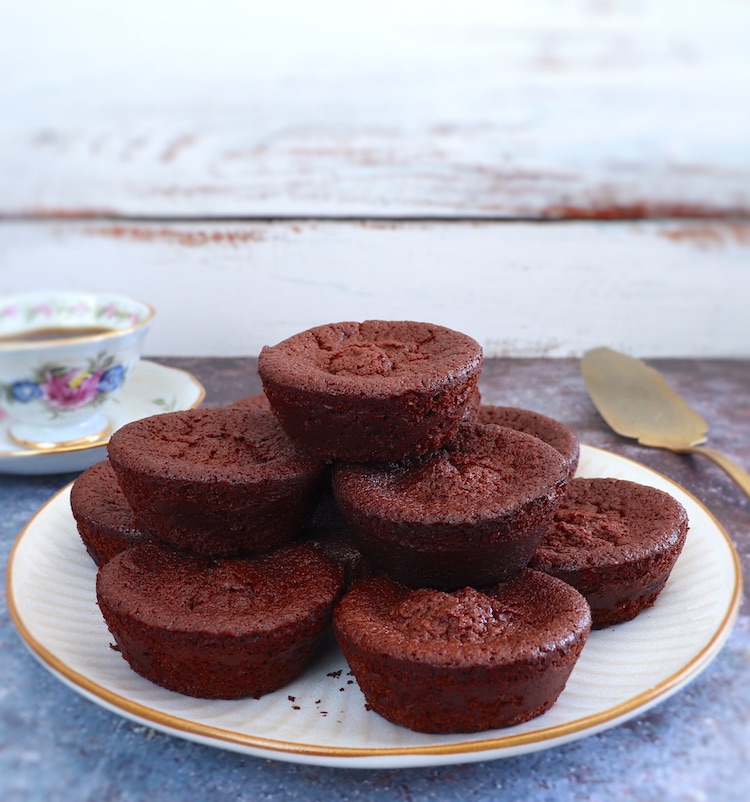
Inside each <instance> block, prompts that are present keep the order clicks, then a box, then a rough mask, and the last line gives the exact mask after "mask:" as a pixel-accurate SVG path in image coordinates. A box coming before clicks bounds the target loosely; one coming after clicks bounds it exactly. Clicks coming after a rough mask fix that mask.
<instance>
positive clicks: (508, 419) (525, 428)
mask: <svg viewBox="0 0 750 802" xmlns="http://www.w3.org/2000/svg"><path fill="white" fill-rule="evenodd" d="M476 422H477V423H494V424H496V425H497V426H508V427H509V428H511V429H516V430H517V431H519V432H526V434H533V435H534V436H535V437H539V438H540V439H541V440H544V442H545V443H547V444H548V445H551V446H552V448H556V449H557V450H558V451H559V452H560V453H561V454H562V455H563V458H564V459H565V463H566V465H567V467H568V475H569V476H571V477H572V476H573V474H575V472H576V468H577V467H578V460H579V458H580V455H581V445H580V443H579V441H578V438H577V437H576V435H575V434H574V433H573V431H572V430H571V429H569V428H568V427H567V426H566V425H565V424H564V423H561V422H560V421H558V420H555V419H554V418H550V417H548V416H547V415H542V414H541V413H539V412H532V410H530V409H521V408H519V407H499V406H493V405H490V404H483V405H481V406H480V407H479V411H478V413H477V416H476Z"/></svg>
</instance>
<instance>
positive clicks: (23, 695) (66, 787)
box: [0, 359, 750, 802]
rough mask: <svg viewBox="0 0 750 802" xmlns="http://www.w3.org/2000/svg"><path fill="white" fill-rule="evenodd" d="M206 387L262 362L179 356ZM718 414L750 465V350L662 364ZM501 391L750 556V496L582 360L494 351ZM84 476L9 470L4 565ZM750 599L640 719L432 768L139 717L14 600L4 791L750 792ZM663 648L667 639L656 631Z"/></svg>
mask: <svg viewBox="0 0 750 802" xmlns="http://www.w3.org/2000/svg"><path fill="white" fill-rule="evenodd" d="M163 361H164V362H165V363H167V364H172V365H176V366H179V367H182V368H185V369H187V370H190V371H191V372H193V373H194V374H195V375H196V376H197V377H198V378H199V379H200V380H201V381H202V382H203V383H204V385H205V386H206V389H207V397H206V402H205V403H206V404H207V405H219V404H224V403H227V402H229V401H232V400H236V399H238V398H241V397H242V396H244V395H250V394H252V393H254V392H257V391H258V390H259V389H260V384H259V381H258V378H257V376H256V375H255V362H254V361H253V360H250V359H248V360H244V359H200V360H190V359H169V360H163ZM653 364H654V365H655V366H656V367H658V368H660V369H661V370H662V371H663V372H664V374H665V376H666V377H667V379H668V380H669V381H670V382H671V383H672V384H673V385H674V386H675V387H676V388H677V389H678V390H679V391H680V392H682V393H683V394H684V395H685V396H686V398H687V399H688V400H689V401H690V402H691V403H692V404H693V405H694V406H695V407H696V408H697V409H698V410H699V411H700V412H701V413H702V414H703V415H704V416H705V417H706V418H707V420H708V421H709V423H710V429H709V441H710V444H711V445H712V446H714V447H716V448H718V449H720V450H724V451H726V452H727V453H729V454H730V455H731V456H733V457H735V458H736V459H737V460H738V461H739V462H740V463H741V464H743V465H745V466H746V467H747V466H750V362H747V361H728V360H660V361H655V362H654V363H653ZM481 389H482V393H483V397H484V400H485V401H486V402H488V403H502V404H513V405H517V406H524V407H527V408H530V409H535V410H537V411H539V412H543V413H545V414H548V415H552V416H554V417H557V418H559V419H560V420H562V421H564V422H565V423H567V424H569V425H570V426H571V427H572V428H573V429H574V430H575V431H576V432H577V433H578V435H579V437H580V438H581V440H582V442H584V443H587V444H590V445H594V446H599V447H602V448H606V449H608V450H610V451H614V452H616V453H619V454H623V455H626V456H628V457H631V458H633V459H636V460H638V461H639V462H642V463H644V464H646V465H649V466H650V467H652V468H654V469H656V470H658V471H660V472H662V473H664V474H665V475H667V476H669V477H670V478H672V479H674V480H675V481H677V482H678V483H680V484H681V485H682V486H683V487H685V488H686V489H687V490H688V491H690V492H691V493H693V494H694V495H695V496H696V497H697V498H698V499H699V500H700V501H701V502H702V503H703V504H705V505H706V507H708V509H709V510H710V511H711V512H712V513H713V514H714V516H715V517H716V518H717V520H718V521H719V522H720V523H721V524H722V525H723V526H724V528H725V529H726V530H727V532H728V533H729V535H730V536H731V538H732V539H733V541H734V543H735V545H736V547H737V549H738V552H739V553H740V557H741V561H742V564H743V569H744V571H745V573H746V574H747V572H748V570H749V569H750V500H748V499H747V498H746V497H744V496H743V494H742V493H741V491H740V490H739V489H738V488H737V487H736V486H735V485H734V484H733V483H732V482H731V481H730V480H729V479H728V478H727V477H726V476H725V475H724V474H723V473H722V472H721V471H720V470H719V469H718V468H716V467H715V466H713V465H712V464H711V463H709V462H708V461H706V460H703V459H701V458H692V457H680V456H676V455H673V454H668V453H664V452H660V451H656V450H652V449H646V448H642V447H639V446H637V445H635V444H633V443H632V442H631V441H628V440H625V439H623V438H620V437H618V436H617V435H614V434H613V433H612V432H610V431H609V430H608V429H607V427H606V425H605V424H604V423H603V421H602V420H601V419H600V418H599V416H598V414H597V413H596V411H595V409H594V408H593V406H592V404H591V402H590V401H589V399H588V397H587V395H586V392H585V388H584V386H583V383H582V381H581V379H580V376H579V373H578V363H577V361H575V360H544V359H541V360H540V359H530V360H493V361H491V362H488V363H487V364H486V366H485V369H484V372H483V376H482V382H481ZM73 478H74V476H73V475H70V474H68V475H58V476H38V477H23V476H7V475H6V476H0V509H2V511H3V514H2V516H0V551H1V553H2V559H3V564H4V565H5V564H7V559H8V554H9V552H10V549H11V547H12V544H13V541H14V540H15V538H16V536H17V535H18V532H19V531H20V530H21V528H22V527H23V525H24V524H25V523H26V521H27V520H28V518H29V517H30V516H31V515H32V514H33V513H34V512H35V511H36V510H37V509H38V508H39V507H40V506H41V505H42V504H44V502H45V501H46V500H47V499H48V498H49V497H50V496H51V495H52V494H53V493H54V492H55V491H56V490H57V489H59V488H60V487H62V486H63V485H65V484H66V483H67V482H69V481H71V479H73ZM749 612H750V610H749V609H748V603H747V599H746V598H745V599H743V605H742V609H741V613H740V617H739V620H738V622H737V625H736V627H735V629H734V631H733V633H732V635H731V636H730V638H729V640H728V642H727V644H726V645H725V647H724V648H723V650H722V651H721V652H720V654H719V655H718V657H717V658H716V659H715V660H714V662H713V663H712V664H711V665H710V666H709V667H708V669H707V670H706V671H705V672H704V673H703V674H701V675H700V676H699V677H698V678H697V679H695V680H694V681H693V682H692V683H691V684H690V685H688V686H687V687H686V688H685V689H683V690H682V691H681V692H679V693H678V694H676V695H675V696H673V697H671V698H670V699H668V700H666V701H664V702H662V703H661V704H659V705H657V706H656V707H655V708H654V709H652V710H651V711H649V712H647V713H645V714H643V715H641V716H639V717H638V718H636V719H634V720H632V721H630V722H629V723H626V724H624V725H621V726H619V727H616V728H614V729H612V730H609V731H607V732H604V733H601V734H599V735H594V736H591V737H589V738H586V739H584V740H581V741H578V742H576V743H573V744H569V745H567V746H563V747H558V748H555V749H551V750H547V751H542V752H537V753H534V754H529V755H525V756H522V757H516V758H510V759H504V760H497V761H493V762H482V763H473V764H466V765H457V766H446V767H440V768H425V769H401V770H393V771H365V770H346V769H330V768H317V767H314V766H302V765H295V764H290V763H284V762H278V761H272V760H265V759H259V758H253V757H247V756H244V755H241V754H236V753H234V752H230V751H224V750H221V749H215V748H212V747H205V746H200V745H198V744H195V743H191V742H188V741H184V740H181V739H178V738H173V737H170V736H167V735H163V734H161V733H158V732H156V731H153V730H151V729H149V728H147V727H144V726H141V725H137V724H134V723H132V722H130V721H127V720H125V719H123V718H120V717H119V716H117V715H115V714H113V713H110V712H108V711H106V710H103V709H102V708H100V707H98V706H96V705H95V704H93V703H92V702H90V701H88V700H86V699H84V698H82V697H81V696H79V695H78V694H77V693H75V692H74V691H72V690H71V689H69V688H68V687H67V686H65V685H64V684H62V683H61V682H59V681H58V680H57V679H55V678H54V677H53V676H51V675H50V674H49V673H48V672H47V671H46V670H45V669H44V668H43V667H42V666H40V665H39V664H38V663H37V662H36V660H35V659H34V658H33V657H32V656H31V655H30V653H29V652H28V651H27V650H26V648H25V647H24V646H23V644H22V642H21V640H20V638H19V637H18V635H17V633H16V632H15V630H14V628H13V625H12V623H11V621H10V617H9V613H8V609H7V604H6V601H5V597H3V603H2V609H0V654H2V682H1V683H0V797H1V798H2V799H3V800H5V802H58V801H60V802H61V801H62V800H65V801H66V802H67V800H74V801H75V802H89V800H91V802H94V801H96V802H99V800H111V801H113V802H114V801H116V800H123V801H125V800H127V801H128V802H131V801H133V802H135V800H175V801H176V800H180V802H182V800H187V799H191V800H204V799H205V800H209V799H210V800H213V801H215V802H223V801H224V800H296V799H300V800H316V799H320V800H326V801H328V800H333V799H347V800H422V799H425V800H450V799H456V800H459V799H460V800H462V802H471V801H472V800H499V799H503V800H515V799H524V800H529V801H530V802H547V801H548V800H549V802H552V801H553V800H554V802H566V801H567V800H571V802H572V800H575V801H576V802H583V801H584V800H608V802H616V801H617V800H628V802H631V800H639V802H651V800H654V802H656V801H657V800H659V801H660V802H663V801H664V800H680V801H681V802H682V801H684V802H702V800H706V802H708V801H710V802H714V801H715V800H718V801H719V802H746V800H747V799H750V775H748V773H747V770H746V766H747V764H748V762H749V761H750V682H748V679H750V619H749V617H748V613H749ZM655 648H658V645H657V644H655Z"/></svg>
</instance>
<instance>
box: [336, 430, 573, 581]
mask: <svg viewBox="0 0 750 802" xmlns="http://www.w3.org/2000/svg"><path fill="white" fill-rule="evenodd" d="M566 484H567V469H566V466H565V462H564V460H563V458H562V456H561V455H560V453H559V452H558V451H556V450H555V449H554V448H552V447H551V446H549V445H547V444H546V443H544V442H542V441H541V440H540V439H539V438H537V437H532V436H531V435H528V434H524V433H523V432H517V431H515V430H513V429H508V428H505V427H501V426H494V425H491V424H473V423H462V424H460V426H459V428H458V432H457V433H456V435H455V437H454V438H453V440H451V441H450V442H449V443H448V444H446V445H445V446H444V447H443V448H442V449H440V450H439V451H436V452H434V453H432V454H430V455H428V456H425V457H422V458H420V459H414V460H410V461H405V462H402V463H386V464H357V463H350V464H340V465H336V466H335V467H334V471H333V489H334V493H335V496H336V500H337V503H338V505H339V508H340V509H341V512H342V514H343V516H344V518H345V519H346V520H347V522H348V523H349V525H350V527H351V532H352V536H353V537H354V539H355V541H356V542H357V543H358V544H359V546H360V548H361V549H362V553H363V554H364V555H365V559H366V560H367V561H368V563H370V564H371V565H372V567H373V569H374V570H377V571H382V572H383V573H385V574H387V575H388V576H389V577H390V578H391V579H394V580H396V581H397V582H401V583H403V584H405V585H411V586H414V587H419V586H427V587H433V588H440V589H442V590H455V589H458V588H461V587H463V586H465V585H470V586H472V587H475V588H476V587H482V586H484V585H490V584H493V583H495V582H500V581H502V580H504V579H507V578H509V577H510V576H512V575H513V574H514V573H515V572H516V571H518V570H519V569H520V568H521V567H522V566H524V565H526V564H527V563H528V561H529V560H530V559H531V556H532V555H533V554H534V551H535V550H536V548H537V546H538V545H539V542H540V540H541V538H542V534H543V533H544V531H545V529H546V528H547V526H548V525H549V523H550V521H551V520H552V515H553V513H554V511H555V510H556V509H557V507H558V505H559V504H560V501H561V499H562V494H563V492H564V490H565V486H566Z"/></svg>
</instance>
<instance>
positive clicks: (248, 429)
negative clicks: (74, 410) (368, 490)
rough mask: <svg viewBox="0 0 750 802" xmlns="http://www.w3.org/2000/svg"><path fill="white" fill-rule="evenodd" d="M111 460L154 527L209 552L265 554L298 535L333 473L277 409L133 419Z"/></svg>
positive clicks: (118, 436)
mask: <svg viewBox="0 0 750 802" xmlns="http://www.w3.org/2000/svg"><path fill="white" fill-rule="evenodd" d="M109 459H110V462H111V463H112V467H113V468H114V470H115V473H116V475H117V480H118V482H119V484H120V487H121V488H122V491H123V493H124V494H125V497H126V498H127V500H128V502H129V503H130V505H131V507H132V508H133V510H134V511H135V512H136V514H137V515H138V518H139V520H141V521H143V523H144V524H145V526H146V527H147V529H148V531H149V532H151V533H153V534H154V535H156V536H158V537H159V538H160V539H161V540H163V541H164V542H165V543H168V544H171V545H173V546H175V547H177V548H181V549H185V550H187V551H190V552H193V553H196V554H201V555H205V556H227V555H237V554H256V553H261V552H264V551H269V550H271V549H273V548H276V547H277V546H279V545H281V544H282V543H285V542H287V541H289V540H291V539H292V538H294V537H296V536H298V535H299V534H300V532H301V531H302V527H303V526H304V523H305V521H306V520H307V518H308V517H309V515H310V512H311V511H312V508H313V506H314V504H315V499H316V497H317V492H318V488H319V483H320V481H321V478H322V476H323V474H324V471H325V466H324V465H323V464H322V463H321V462H319V461H317V460H315V459H314V458H312V457H311V456H309V455H308V454H305V453H304V452H302V451H301V450H300V449H298V448H297V447H296V446H295V445H294V444H293V443H292V442H291V441H290V440H289V438H288V437H287V436H286V435H285V434H284V432H283V430H282V429H281V427H280V426H279V424H278V421H277V420H276V418H275V416H274V415H273V413H272V412H270V411H269V410H259V409H237V408H234V409H231V408H228V407H225V408H212V409H194V410H186V411H182V412H170V413H166V414H162V415H154V416H152V417H150V418H144V419H142V420H139V421H135V422H133V423H129V424H127V425H126V426H124V427H123V428H121V429H119V430H118V431H117V432H115V433H114V434H113V435H112V438H111V439H110V443H109Z"/></svg>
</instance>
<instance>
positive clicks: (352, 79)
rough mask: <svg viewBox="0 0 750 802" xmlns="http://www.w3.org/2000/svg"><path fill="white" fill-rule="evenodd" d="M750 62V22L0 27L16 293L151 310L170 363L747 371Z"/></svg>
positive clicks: (35, 8)
mask: <svg viewBox="0 0 750 802" xmlns="http://www.w3.org/2000/svg"><path fill="white" fill-rule="evenodd" d="M748 42H750V3H748V2H745V1H744V0H711V2H705V0H559V2H556V1H555V0H524V2H523V3H518V2H511V0H495V2H482V0H464V2H462V3H461V4H460V7H457V6H456V4H454V3H448V2H441V0H431V1H430V2H427V0H400V1H399V2H396V0H381V2H378V3H377V4H362V3H351V2H345V1H344V0H318V2H316V3H308V2H305V1H304V0H275V1H274V2H271V0H258V1H257V2H246V0H222V2H209V0H184V2H177V0H161V2H153V0H149V1H148V2H146V0H130V2H128V3H124V4H114V3H101V2H96V0H67V1H66V2H65V3H59V2H55V0H25V2H24V3H15V2H10V1H9V0H8V1H7V2H6V1H5V0H0V294H5V293H9V292H13V291H22V290H27V289H37V288H41V287H55V286H74V287H80V288H82V289H90V288H102V289H119V290H122V291H125V292H129V293H130V294H133V295H138V296H142V297H144V298H147V299H148V300H150V301H152V302H153V303H154V304H155V305H156V306H157V308H158V310H159V317H158V320H157V323H156V325H155V327H154V330H153V332H152V335H151V337H150V338H149V345H148V352H149V353H151V354H163V355H222V354H228V355H236V354H255V353H257V352H258V350H259V348H260V347H261V346H262V345H263V344H264V343H267V342H275V341H277V340H279V339H281V338H282V337H284V336H286V335H288V334H290V333H292V332H294V331H297V330H299V329H301V328H305V327H306V326H308V325H313V324H316V323H320V322H326V321H330V320H341V319H345V318H354V319H361V318H364V317H374V316H378V317H408V318H421V319H426V320H433V321H435V322H439V323H445V324H447V325H453V326H455V327H457V328H462V329H464V330H466V331H469V332H471V333H473V334H474V336H476V337H477V338H478V339H479V340H480V341H481V342H482V344H483V345H484V346H485V349H486V351H487V353H488V355H490V356H492V355H506V354H507V355H523V356H534V355H545V356H569V355H577V354H579V353H580V352H581V351H582V350H584V349H585V348H588V347H591V346H595V345H599V344H603V343H605V344H609V345H612V346H614V347H619V348H622V349H623V350H627V351H630V352H633V353H641V354H643V355H647V356H648V355H653V356H670V355H673V356H730V357H748V356H750V336H748V335H750V331H749V324H748V313H747V308H748V301H750V47H749V46H748ZM574 218H578V219H582V220H585V221H587V222H570V220H571V219H574ZM638 218H647V219H648V218H651V220H652V222H644V223H633V222H627V221H628V220H631V221H632V220H633V219H638ZM550 219H552V220H565V221H566V222H539V221H543V220H547V221H548V220H550ZM522 221H523V222H522ZM532 221H535V222H532ZM603 221H608V222H603Z"/></svg>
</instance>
